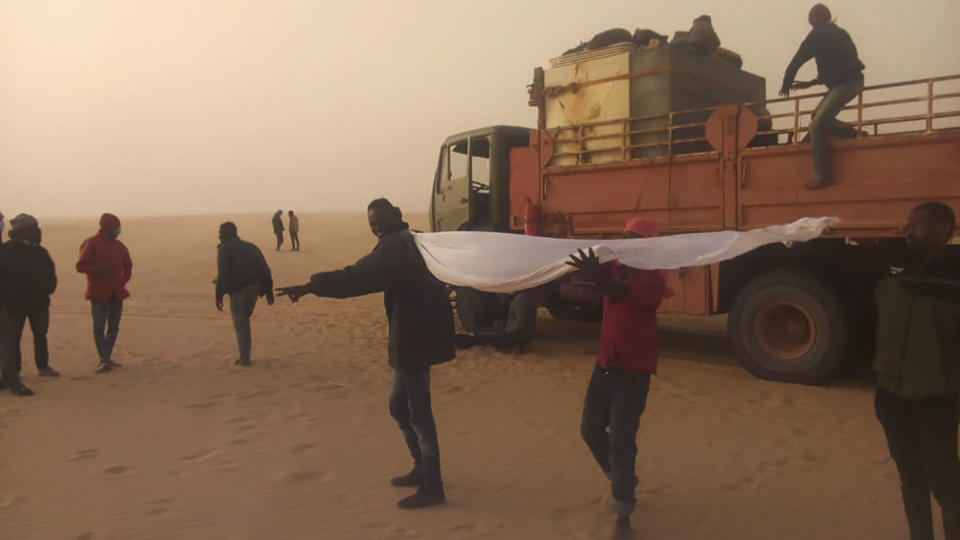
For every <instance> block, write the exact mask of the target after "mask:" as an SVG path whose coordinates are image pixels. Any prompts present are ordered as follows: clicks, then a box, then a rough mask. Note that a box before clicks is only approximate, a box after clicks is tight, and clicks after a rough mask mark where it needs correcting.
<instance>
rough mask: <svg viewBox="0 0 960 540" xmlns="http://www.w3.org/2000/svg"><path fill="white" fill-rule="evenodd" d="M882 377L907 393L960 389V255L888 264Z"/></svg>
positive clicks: (879, 361) (880, 296)
mask: <svg viewBox="0 0 960 540" xmlns="http://www.w3.org/2000/svg"><path fill="white" fill-rule="evenodd" d="M873 365H874V369H876V370H877V376H878V382H879V384H880V386H882V387H884V388H885V389H886V390H887V391H889V392H893V393H894V394H897V395H898V396H900V397H903V398H914V399H920V398H926V397H933V396H947V395H954V394H956V393H957V392H958V391H960V256H958V254H957V253H956V252H955V251H954V250H953V249H949V250H948V251H947V253H945V254H944V255H943V256H941V257H938V258H937V259H935V260H932V261H929V262H926V263H923V262H917V261H910V260H902V261H897V262H894V264H890V265H888V266H887V267H886V271H885V272H884V275H883V277H882V278H881V279H880V281H879V283H878V284H877V349H876V357H875V358H874V364H873Z"/></svg>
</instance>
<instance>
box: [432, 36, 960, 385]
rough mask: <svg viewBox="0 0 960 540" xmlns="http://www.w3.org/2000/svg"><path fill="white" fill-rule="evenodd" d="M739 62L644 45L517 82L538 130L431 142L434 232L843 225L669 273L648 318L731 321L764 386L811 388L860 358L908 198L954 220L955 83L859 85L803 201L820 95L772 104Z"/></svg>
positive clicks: (571, 308)
mask: <svg viewBox="0 0 960 540" xmlns="http://www.w3.org/2000/svg"><path fill="white" fill-rule="evenodd" d="M721 50H723V49H722V48H721ZM735 54H736V53H733V52H731V51H727V52H726V53H725V56H723V57H721V56H719V55H717V54H715V53H714V54H706V53H705V52H700V51H698V50H690V49H689V48H688V47H682V46H677V47H674V46H673V45H671V44H664V43H663V42H661V41H660V40H648V41H644V42H643V44H640V43H636V42H629V43H619V44H612V45H607V46H604V47H601V48H597V49H586V50H581V51H579V52H571V53H570V54H566V55H563V56H561V57H559V58H556V59H554V60H551V62H550V66H549V67H548V68H545V69H537V70H535V72H534V81H533V84H532V85H531V87H530V98H531V99H530V103H531V105H532V106H534V107H537V110H538V112H539V114H538V125H537V127H536V128H535V129H530V128H521V127H511V126H493V127H488V128H481V129H474V130H470V131H465V132H463V133H460V134H457V135H453V136H450V137H448V138H447V139H446V141H445V142H444V143H443V145H442V146H441V148H440V153H439V157H438V161H437V171H436V175H435V178H434V189H433V195H432V202H431V207H430V215H431V227H432V230H434V231H455V230H465V229H473V230H494V231H503V232H515V233H524V234H536V235H540V236H550V237H561V238H563V237H581V238H585V237H603V236H612V235H616V234H619V232H620V230H621V229H622V226H623V222H624V221H625V220H626V219H627V218H629V217H632V216H643V217H645V218H647V219H649V220H650V221H652V222H654V223H656V224H657V226H658V227H659V228H660V231H661V234H677V233H691V232H700V231H717V230H725V229H726V230H749V229H755V228H759V227H764V226H768V225H775V224H783V223H789V222H791V221H794V220H796V219H798V218H801V217H807V216H838V217H840V218H841V220H842V222H841V223H840V224H839V225H837V226H836V227H834V228H833V229H832V231H831V232H830V234H829V235H827V236H826V237H824V238H820V239H818V240H815V241H812V242H806V243H803V244H796V245H793V246H784V245H774V246H768V247H765V248H762V249H759V250H756V251H753V252H751V253H748V254H746V255H743V256H741V257H738V258H736V259H733V260H730V261H726V262H724V263H720V264H715V265H710V266H702V267H693V268H684V269H681V270H679V271H671V272H669V274H668V279H667V281H668V286H669V287H670V288H671V289H672V290H673V291H675V294H674V295H673V296H672V297H670V298H665V299H664V300H663V302H662V305H661V308H660V311H661V312H666V313H683V314H693V315H713V314H723V313H727V314H729V317H728V325H727V333H728V337H729V339H730V342H731V344H732V346H733V348H734V350H735V351H736V353H737V355H738V356H739V358H740V360H741V362H742V363H743V364H744V366H745V367H747V368H748V369H749V370H750V371H751V372H752V373H754V374H756V375H757V376H759V377H763V378H766V379H774V380H782V381H791V382H800V383H817V382H821V381H824V380H825V379H827V378H829V377H830V376H831V375H833V374H834V373H836V372H837V371H838V370H839V369H841V368H842V367H843V366H844V365H846V364H847V363H849V362H850V361H852V360H855V359H856V358H858V357H865V356H866V355H868V354H869V352H870V342H871V341H872V319H873V316H874V315H873V308H872V306H873V282H872V280H871V276H872V274H871V272H870V269H869V268H867V266H868V265H865V264H864V261H865V258H867V257H871V256H872V254H873V253H876V252H884V251H888V250H890V249H897V248H899V247H900V245H901V244H902V234H901V229H902V227H903V222H902V220H903V216H905V215H907V213H908V212H909V210H910V209H911V208H913V207H915V206H917V205H918V204H921V203H924V202H928V201H941V202H943V203H945V204H947V205H948V206H950V207H951V208H953V209H954V211H956V212H960V182H958V181H957V179H958V178H960V161H957V159H956V156H957V155H960V127H958V126H960V122H958V118H960V107H957V106H956V105H955V104H953V103H951V102H949V101H944V100H946V99H947V98H949V97H950V96H951V95H954V94H952V92H956V90H955V88H956V87H957V86H958V85H960V75H950V76H941V77H932V78H929V79H922V80H914V81H906V82H900V83H892V84H883V85H881V87H866V88H864V89H863V91H862V93H861V96H862V99H858V100H856V101H855V102H854V105H853V106H852V110H851V111H845V112H844V113H842V114H841V116H843V117H844V120H845V121H846V122H849V125H847V127H848V128H849V131H850V133H851V136H852V137H853V138H850V139H843V140H841V139H840V138H839V137H835V138H834V140H833V141H831V142H830V169H831V170H832V171H833V173H834V177H833V178H834V180H835V183H834V185H833V186H832V187H831V188H830V189H824V190H810V189H807V187H806V186H805V183H806V182H808V181H810V179H811V178H814V177H815V174H816V171H815V170H814V168H813V160H812V159H811V153H812V149H811V145H809V144H806V143H805V142H803V136H804V135H805V133H804V132H806V131H808V130H809V129H810V127H809V124H810V114H809V110H810V109H812V108H813V105H815V103H816V101H814V100H816V99H819V97H820V96H818V95H798V96H791V97H788V98H783V99H774V100H769V101H768V100H766V96H765V87H766V83H765V81H764V79H763V78H761V77H758V76H756V75H753V74H750V73H747V72H746V71H743V70H742V69H741V68H740V67H739V65H738V63H735V62H730V61H728V60H727V59H726V58H727V57H729V56H730V55H735ZM877 90H882V91H883V92H884V93H885V94H886V96H877V92H876V91H877ZM891 92H893V93H898V94H900V95H904V96H917V95H922V96H923V97H919V98H916V99H913V100H912V101H915V102H917V103H919V104H921V105H922V106H923V107H922V108H923V110H924V111H925V112H924V113H921V114H916V115H912V116H903V114H902V110H898V109H897V107H899V106H901V105H902V103H903V102H904V100H903V99H898V100H890V99H889V93H891ZM883 100H887V101H883ZM891 101H893V102H896V103H891ZM865 109H866V110H868V112H869V114H868V115H865V114H864V110H865ZM867 118H869V120H868V119H867ZM867 134H869V136H867ZM475 294H476V291H471V292H469V293H467V294H466V295H465V297H464V298H463V300H464V301H463V302H459V306H460V308H461V311H462V312H461V313H460V316H461V318H464V317H466V318H467V319H470V320H475V318H473V319H471V317H472V316H473V315H475V314H471V313H468V312H464V311H465V310H464V308H465V306H481V305H483V304H484V303H483V302H479V301H477V299H476V298H475V297H474V298H471V299H470V300H469V301H467V298H466V296H471V295H475ZM558 302H559V299H556V300H555V301H554V302H552V303H550V305H549V306H548V307H549V308H550V311H551V313H553V314H554V315H555V316H564V317H566V316H571V317H576V318H581V319H587V318H589V315H592V314H593V312H592V311H591V310H590V309H589V306H581V305H566V304H559V303H558Z"/></svg>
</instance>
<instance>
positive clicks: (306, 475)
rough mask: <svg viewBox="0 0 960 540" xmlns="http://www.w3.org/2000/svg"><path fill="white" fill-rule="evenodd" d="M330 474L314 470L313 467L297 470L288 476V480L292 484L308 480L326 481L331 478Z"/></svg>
mask: <svg viewBox="0 0 960 540" xmlns="http://www.w3.org/2000/svg"><path fill="white" fill-rule="evenodd" d="M329 479H330V476H329V475H327V474H325V473H323V472H320V471H314V470H311V469H305V470H302V471H297V472H295V473H293V474H290V475H288V476H287V478H286V480H287V482H289V483H291V484H305V483H307V482H324V481H326V480H329Z"/></svg>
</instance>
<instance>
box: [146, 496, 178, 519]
mask: <svg viewBox="0 0 960 540" xmlns="http://www.w3.org/2000/svg"><path fill="white" fill-rule="evenodd" d="M175 500H176V499H172V498H165V499H157V500H154V501H149V502H148V503H147V504H149V505H150V506H151V507H152V508H150V509H148V510H147V512H146V514H147V515H148V516H162V515H164V514H168V513H170V504H171V503H173V502H174V501H175Z"/></svg>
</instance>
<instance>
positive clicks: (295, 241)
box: [288, 210, 300, 251]
mask: <svg viewBox="0 0 960 540" xmlns="http://www.w3.org/2000/svg"><path fill="white" fill-rule="evenodd" d="M288 220H289V221H290V249H292V250H293V251H300V218H298V217H297V216H296V214H294V213H293V210H291V211H290V216H289V218H288Z"/></svg>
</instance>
